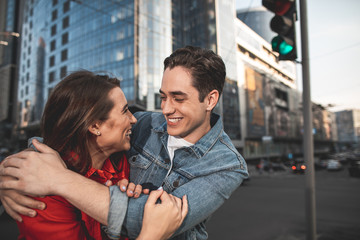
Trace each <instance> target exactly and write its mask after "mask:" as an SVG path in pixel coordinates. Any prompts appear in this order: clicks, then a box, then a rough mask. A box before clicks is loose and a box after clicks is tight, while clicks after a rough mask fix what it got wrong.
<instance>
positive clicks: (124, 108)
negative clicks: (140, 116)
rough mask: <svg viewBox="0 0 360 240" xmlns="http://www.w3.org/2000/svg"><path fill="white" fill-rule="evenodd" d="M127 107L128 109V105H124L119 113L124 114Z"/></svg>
mask: <svg viewBox="0 0 360 240" xmlns="http://www.w3.org/2000/svg"><path fill="white" fill-rule="evenodd" d="M128 107H129V105H128V104H126V105H125V106H124V107H123V109H122V110H121V112H125V111H126V109H127V108H128Z"/></svg>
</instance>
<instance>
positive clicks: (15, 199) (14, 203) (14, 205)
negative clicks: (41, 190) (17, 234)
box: [0, 176, 45, 222]
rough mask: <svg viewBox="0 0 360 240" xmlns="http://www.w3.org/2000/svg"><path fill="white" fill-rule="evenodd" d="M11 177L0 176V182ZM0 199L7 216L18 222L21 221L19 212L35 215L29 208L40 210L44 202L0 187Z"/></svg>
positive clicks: (43, 207) (30, 215) (43, 206)
mask: <svg viewBox="0 0 360 240" xmlns="http://www.w3.org/2000/svg"><path fill="white" fill-rule="evenodd" d="M11 179H13V177H10V176H1V177H0V182H2V181H5V180H11ZM0 200H1V202H2V204H3V206H4V209H5V211H6V212H7V213H8V214H9V216H11V217H12V218H13V219H14V220H16V221H19V222H21V221H22V219H21V216H20V215H19V214H22V215H25V216H29V217H34V216H36V211H35V210H33V209H31V208H34V209H40V210H43V209H45V204H44V203H43V202H39V201H36V200H34V199H32V198H30V197H28V196H25V195H23V194H21V193H19V192H17V191H15V190H5V189H0Z"/></svg>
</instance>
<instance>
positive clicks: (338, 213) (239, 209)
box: [206, 169, 360, 240]
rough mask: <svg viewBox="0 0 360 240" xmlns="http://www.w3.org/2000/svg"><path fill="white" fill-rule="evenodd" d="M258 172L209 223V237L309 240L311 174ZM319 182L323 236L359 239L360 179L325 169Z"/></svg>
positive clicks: (319, 221)
mask: <svg viewBox="0 0 360 240" xmlns="http://www.w3.org/2000/svg"><path fill="white" fill-rule="evenodd" d="M254 171H255V169H253V171H252V172H254ZM253 175H255V176H253V177H252V178H251V179H250V180H249V181H247V182H245V184H244V186H241V187H240V188H239V189H238V190H237V191H235V192H234V194H233V195H232V197H231V198H230V199H229V200H228V201H227V202H226V203H225V205H223V206H222V207H221V208H220V209H219V210H218V211H217V212H216V213H215V214H214V215H213V216H212V218H211V219H210V220H209V222H208V223H207V224H206V225H207V229H208V233H209V240H217V239H227V240H238V239H239V240H240V239H245V240H249V239H250V240H305V239H306V227H307V226H306V224H305V223H306V216H305V196H304V193H305V175H297V174H292V173H291V172H282V173H277V172H275V173H272V174H269V173H264V174H262V175H259V174H255V172H254V174H253ZM315 181H316V219H317V220H316V221H317V239H318V240H335V239H336V240H359V239H360V178H350V177H349V174H348V171H347V169H344V170H342V171H340V172H328V171H326V170H321V171H316V177H315Z"/></svg>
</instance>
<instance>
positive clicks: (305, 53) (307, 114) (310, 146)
mask: <svg viewBox="0 0 360 240" xmlns="http://www.w3.org/2000/svg"><path fill="white" fill-rule="evenodd" d="M300 25H301V58H302V77H303V115H304V139H303V141H304V143H303V146H304V159H305V161H306V165H307V168H306V176H305V177H306V181H305V182H306V189H305V202H306V204H305V209H306V224H307V238H306V239H307V240H315V239H316V206H315V172H314V141H313V133H312V106H311V94H310V66H309V46H308V39H309V38H308V23H307V5H306V0H300Z"/></svg>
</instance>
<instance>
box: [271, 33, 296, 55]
mask: <svg viewBox="0 0 360 240" xmlns="http://www.w3.org/2000/svg"><path fill="white" fill-rule="evenodd" d="M271 46H272V49H273V51H275V52H278V53H279V54H280V55H286V54H289V53H290V52H291V51H292V50H293V49H294V46H292V45H290V44H288V43H287V42H286V41H285V40H284V39H283V38H282V37H280V36H276V37H274V38H273V39H272V40H271Z"/></svg>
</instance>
